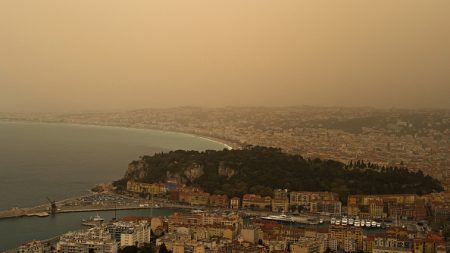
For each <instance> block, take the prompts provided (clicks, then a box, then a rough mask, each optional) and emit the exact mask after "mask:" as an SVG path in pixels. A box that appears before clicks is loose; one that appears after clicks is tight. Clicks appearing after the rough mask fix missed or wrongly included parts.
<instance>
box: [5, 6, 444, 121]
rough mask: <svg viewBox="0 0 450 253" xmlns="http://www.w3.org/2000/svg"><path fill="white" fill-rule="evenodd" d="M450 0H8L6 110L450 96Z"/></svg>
mask: <svg viewBox="0 0 450 253" xmlns="http://www.w3.org/2000/svg"><path fill="white" fill-rule="evenodd" d="M448 13H450V1H448V0H432V1H420V0H399V1H371V2H365V1H358V0H349V1H322V0H314V1H312V0H308V1H289V0H288V1H271V2H269V1H257V0H248V1H207V0H199V1H180V0H173V1H152V2H147V1H143V0H137V1H132V2H130V1H118V0H109V1H107V0H98V1H86V0H81V1H80V0H67V1H56V0H42V1H36V2H28V1H22V0H14V1H12V0H5V1H1V2H0V43H1V44H0V45H1V46H0V112H62V111H67V112H71V111H73V112H74V111H77V112H78V111H109V110H128V109H140V108H168V107H179V106H196V107H225V106H237V107H239V106H266V107H272V106H303V105H310V106H338V107H375V108H447V109H449V108H450V99H449V97H450V46H449V45H450V15H448Z"/></svg>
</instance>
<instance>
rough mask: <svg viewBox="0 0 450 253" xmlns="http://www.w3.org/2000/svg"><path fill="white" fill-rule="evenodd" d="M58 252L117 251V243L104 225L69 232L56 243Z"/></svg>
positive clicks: (99, 252) (110, 252)
mask: <svg viewBox="0 0 450 253" xmlns="http://www.w3.org/2000/svg"><path fill="white" fill-rule="evenodd" d="M56 249H57V250H58V252H59V253H85V252H96V253H117V250H118V248H117V243H116V241H115V240H113V239H111V235H110V234H109V233H108V232H107V230H106V229H105V228H104V227H95V228H91V229H89V230H82V231H77V232H69V233H66V234H64V235H62V236H61V237H60V239H59V242H58V243H57V245H56Z"/></svg>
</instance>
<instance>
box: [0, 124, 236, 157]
mask: <svg viewBox="0 0 450 253" xmlns="http://www.w3.org/2000/svg"><path fill="white" fill-rule="evenodd" d="M1 122H3V123H12V124H14V123H28V124H30V123H31V124H52V125H63V126H78V127H80V126H81V127H104V128H113V129H126V130H149V131H155V132H160V133H166V134H182V135H186V136H192V137H196V138H200V139H203V140H207V141H209V142H213V143H216V144H219V145H222V146H224V147H225V148H226V149H229V150H231V149H236V148H238V146H236V145H234V144H232V143H230V142H229V141H226V140H223V139H220V138H217V137H213V136H207V135H200V134H197V133H191V132H187V131H177V130H166V129H159V128H148V127H137V126H121V125H112V124H95V123H77V122H64V121H37V120H23V119H22V120H13V119H4V118H0V123H1Z"/></svg>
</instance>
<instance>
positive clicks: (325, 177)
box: [115, 146, 442, 202]
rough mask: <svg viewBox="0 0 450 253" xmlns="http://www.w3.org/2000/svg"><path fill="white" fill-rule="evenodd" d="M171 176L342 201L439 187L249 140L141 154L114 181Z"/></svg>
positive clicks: (210, 185) (239, 189) (397, 172)
mask: <svg viewBox="0 0 450 253" xmlns="http://www.w3.org/2000/svg"><path fill="white" fill-rule="evenodd" d="M169 178H176V179H178V180H179V181H180V182H183V183H186V184H187V185H192V186H199V187H201V188H202V189H203V190H205V191H206V192H209V193H214V194H227V195H228V196H230V197H231V196H242V195H243V194H245V193H255V194H261V195H271V194H272V189H276V188H280V189H288V190H290V191H295V190H297V191H332V192H336V193H338V194H339V196H340V197H341V200H343V201H344V202H345V200H346V198H347V196H348V195H349V194H394V193H415V194H426V193H430V192H436V191H442V186H441V185H440V183H439V181H437V180H436V179H434V178H432V177H430V176H426V175H424V174H423V173H422V172H421V171H418V172H411V171H408V170H407V169H406V168H384V167H378V166H376V169H374V168H373V166H371V167H367V166H365V167H362V166H361V164H360V163H359V162H358V164H357V166H356V164H355V166H353V165H351V166H349V165H345V164H343V163H340V162H337V161H333V160H320V159H314V160H310V159H304V158H303V157H301V156H299V155H291V154H286V153H283V152H282V151H281V150H280V149H275V148H267V147H260V146H249V147H246V148H244V149H238V150H222V151H213V150H208V151H205V152H198V151H183V150H177V151H171V152H168V153H158V154H155V155H153V156H143V157H141V159H140V160H136V161H133V162H132V163H130V164H129V167H128V170H127V172H126V174H125V176H124V177H123V178H122V179H121V180H118V181H116V182H115V185H116V186H118V187H119V189H120V188H121V187H124V186H125V185H126V181H127V180H129V179H133V180H136V181H140V182H163V181H165V180H167V179H169Z"/></svg>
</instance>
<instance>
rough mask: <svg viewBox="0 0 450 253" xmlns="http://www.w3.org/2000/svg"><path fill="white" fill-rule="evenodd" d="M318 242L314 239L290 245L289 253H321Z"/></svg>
mask: <svg viewBox="0 0 450 253" xmlns="http://www.w3.org/2000/svg"><path fill="white" fill-rule="evenodd" d="M320 248H321V247H320V242H319V241H318V240H316V239H315V238H311V239H309V240H308V239H306V238H305V240H301V241H298V242H296V243H294V244H292V245H291V253H321V251H320Z"/></svg>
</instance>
